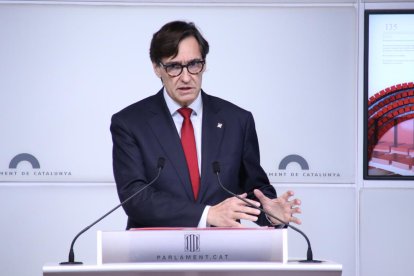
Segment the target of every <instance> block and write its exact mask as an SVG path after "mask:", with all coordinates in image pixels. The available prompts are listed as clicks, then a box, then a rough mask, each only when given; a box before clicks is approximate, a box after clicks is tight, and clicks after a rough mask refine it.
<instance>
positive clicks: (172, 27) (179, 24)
mask: <svg viewBox="0 0 414 276" xmlns="http://www.w3.org/2000/svg"><path fill="white" fill-rule="evenodd" d="M191 36H192V37H194V38H195V39H196V40H197V42H198V45H199V46H200V53H201V57H202V58H203V59H204V60H205V58H206V56H207V54H208V51H209V45H208V42H207V40H205V39H204V37H203V36H202V35H201V33H200V32H199V31H198V29H197V27H196V26H195V25H194V23H192V22H190V23H187V22H184V21H173V22H170V23H167V24H165V25H164V26H163V27H162V28H161V29H160V30H159V31H158V32H156V33H155V34H154V35H153V36H152V40H151V46H150V58H151V61H152V62H153V63H156V64H159V63H160V62H161V59H162V58H166V57H175V56H177V54H178V44H180V42H181V41H182V40H183V39H185V38H187V37H191Z"/></svg>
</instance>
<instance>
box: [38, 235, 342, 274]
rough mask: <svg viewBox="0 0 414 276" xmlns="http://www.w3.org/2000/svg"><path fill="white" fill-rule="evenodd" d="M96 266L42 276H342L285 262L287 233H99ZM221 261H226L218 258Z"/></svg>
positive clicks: (48, 270) (331, 269) (329, 265)
mask: <svg viewBox="0 0 414 276" xmlns="http://www.w3.org/2000/svg"><path fill="white" fill-rule="evenodd" d="M97 256H98V258H97V264H84V265H53V264H50V265H45V266H43V275H44V276H71V275H73V276H97V275H103V276H109V275H111V276H132V275H134V276H167V275H168V276H179V275H181V276H210V275H211V276H213V275H214V276H252V275H254V276H341V274H342V265H340V264H337V263H333V262H322V263H300V262H297V261H287V230H286V229H282V230H276V229H270V228H262V229H260V228H259V229H258V228H254V229H215V228H212V229H210V228H209V229H197V228H181V229H180V228H170V229H159V228H158V229H144V230H143V229H139V230H137V231H121V232H98V254H97ZM218 256H226V257H225V258H223V257H222V258H218Z"/></svg>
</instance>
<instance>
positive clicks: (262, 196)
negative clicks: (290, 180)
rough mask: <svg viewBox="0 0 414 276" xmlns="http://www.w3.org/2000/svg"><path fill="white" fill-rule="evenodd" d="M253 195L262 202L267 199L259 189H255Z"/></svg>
mask: <svg viewBox="0 0 414 276" xmlns="http://www.w3.org/2000/svg"><path fill="white" fill-rule="evenodd" d="M253 193H254V195H255V196H256V197H257V199H258V200H260V201H262V200H266V199H267V197H266V196H265V195H264V193H262V191H260V190H259V189H254V191H253Z"/></svg>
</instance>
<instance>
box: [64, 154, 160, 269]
mask: <svg viewBox="0 0 414 276" xmlns="http://www.w3.org/2000/svg"><path fill="white" fill-rule="evenodd" d="M164 164H165V159H164V158H163V157H160V158H158V162H157V169H158V173H157V175H156V176H155V177H154V179H153V180H151V181H150V182H149V183H148V184H146V185H145V186H144V187H142V188H141V189H139V190H138V191H136V192H135V193H133V194H132V195H131V196H129V197H128V198H127V199H125V200H124V201H122V202H121V203H119V204H118V205H117V206H115V207H114V208H112V209H111V210H110V211H108V212H107V213H106V214H105V215H103V216H102V217H100V218H98V219H97V220H95V221H94V222H93V223H92V224H90V225H89V226H87V227H86V228H84V229H83V230H82V231H80V232H79V233H78V234H77V235H76V236H75V238H74V239H73V240H72V243H71V245H70V250H69V260H68V261H67V262H61V263H60V264H61V265H74V264H83V263H82V262H75V253H74V251H73V246H74V245H75V242H76V240H77V239H78V238H79V236H80V235H82V234H83V233H85V232H86V231H88V230H89V229H90V228H91V227H92V226H94V225H95V224H97V223H98V222H100V221H101V220H103V219H104V218H106V217H107V216H108V215H110V214H111V213H112V212H114V211H115V210H116V209H118V208H119V207H121V206H123V205H124V204H125V203H127V202H128V201H130V200H131V199H132V198H134V197H135V196H136V195H138V194H139V193H141V192H142V191H143V190H145V189H146V188H147V187H148V186H150V185H152V184H153V183H154V182H155V181H157V179H158V178H159V177H160V175H161V171H162V169H163V168H164Z"/></svg>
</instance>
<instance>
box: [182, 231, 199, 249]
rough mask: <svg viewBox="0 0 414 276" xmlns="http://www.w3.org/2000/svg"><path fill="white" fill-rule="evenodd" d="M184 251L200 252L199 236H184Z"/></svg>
mask: <svg viewBox="0 0 414 276" xmlns="http://www.w3.org/2000/svg"><path fill="white" fill-rule="evenodd" d="M184 251H185V252H199V251H200V235H196V234H188V235H184Z"/></svg>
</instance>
